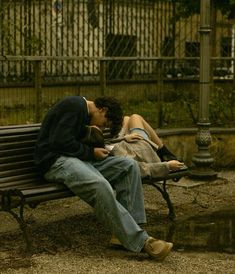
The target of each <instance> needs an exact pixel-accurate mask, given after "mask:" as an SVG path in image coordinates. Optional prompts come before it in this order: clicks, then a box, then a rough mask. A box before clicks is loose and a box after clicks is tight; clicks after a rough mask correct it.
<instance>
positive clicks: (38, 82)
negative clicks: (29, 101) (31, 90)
mask: <svg viewBox="0 0 235 274" xmlns="http://www.w3.org/2000/svg"><path fill="white" fill-rule="evenodd" d="M34 73H35V91H36V103H35V106H36V110H35V119H36V123H39V122H41V118H42V75H41V61H35V62H34Z"/></svg>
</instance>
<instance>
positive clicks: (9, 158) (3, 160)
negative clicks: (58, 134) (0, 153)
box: [0, 153, 34, 164]
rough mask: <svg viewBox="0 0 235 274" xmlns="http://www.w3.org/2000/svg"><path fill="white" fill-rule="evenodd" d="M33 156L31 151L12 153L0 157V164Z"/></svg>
mask: <svg viewBox="0 0 235 274" xmlns="http://www.w3.org/2000/svg"><path fill="white" fill-rule="evenodd" d="M33 157H34V155H33V153H28V154H25V153H24V154H13V155H10V156H6V157H0V164H5V163H11V162H15V163H17V162H21V161H22V160H25V161H27V160H32V159H33Z"/></svg>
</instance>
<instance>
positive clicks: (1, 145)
mask: <svg viewBox="0 0 235 274" xmlns="http://www.w3.org/2000/svg"><path fill="white" fill-rule="evenodd" d="M39 129H40V124H32V125H18V126H6V127H0V201H1V204H0V211H5V212H8V213H10V214H11V215H12V216H13V217H14V218H15V220H16V221H17V222H18V224H19V226H20V229H21V230H22V233H23V236H24V239H25V242H26V246H27V250H28V251H30V250H31V248H32V245H31V241H30V237H29V231H28V228H27V223H26V221H25V219H24V207H25V206H26V205H28V206H30V207H31V208H35V207H36V206H37V205H38V204H39V203H42V202H46V201H50V200H54V199H62V198H66V197H70V196H74V194H73V193H72V192H71V191H70V190H69V189H68V188H67V187H66V186H65V185H63V184H61V183H58V184H57V183H49V182H47V181H45V180H44V179H42V178H41V177H40V176H39V174H37V171H36V167H35V164H34V147H35V142H36V140H37V136H38V132H39ZM186 175H187V170H184V171H179V172H175V173H172V174H169V175H168V176H166V177H164V178H157V179H154V180H147V179H145V180H143V183H145V184H149V185H152V186H153V187H155V188H156V189H157V190H159V191H160V192H161V194H162V196H163V198H164V199H165V200H166V202H167V205H168V208H169V218H170V219H172V220H173V219H174V217H175V213H174V207H173V204H172V202H171V200H170V197H169V194H168V193H167V189H166V182H167V180H169V179H172V180H174V181H178V180H179V179H180V178H181V177H183V176H186ZM160 181H161V183H160Z"/></svg>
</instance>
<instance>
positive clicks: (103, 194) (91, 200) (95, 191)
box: [45, 156, 148, 252]
mask: <svg viewBox="0 0 235 274" xmlns="http://www.w3.org/2000/svg"><path fill="white" fill-rule="evenodd" d="M111 158H115V157H111ZM116 158H118V157H116ZM111 160H112V159H111ZM102 162H103V161H102ZM106 162H108V160H106ZM126 162H130V163H131V164H129V165H130V166H131V165H133V164H132V161H129V160H126ZM117 163H118V161H116V164H117ZM104 164H106V165H107V167H108V166H109V165H108V164H107V163H104ZM113 164H114V162H113ZM134 166H135V164H134ZM132 169H133V168H130V167H129V168H128V167H126V169H125V170H124V171H123V173H122V175H123V177H126V176H127V177H128V175H127V174H132V172H133V171H131V172H130V170H132ZM102 172H104V174H105V175H109V176H110V178H111V179H112V182H115V183H117V180H118V176H117V175H116V174H115V172H113V173H112V172H105V170H102ZM138 172H139V171H137V173H138ZM119 173H120V172H119ZM137 177H138V176H137ZM45 178H46V179H47V180H48V181H57V182H63V183H64V184H65V185H67V186H68V188H69V189H71V191H73V192H74V193H75V194H76V195H78V196H79V197H80V198H81V199H83V200H84V201H85V202H87V203H88V204H90V205H91V206H92V207H93V208H94V210H95V213H96V215H97V218H98V219H99V220H100V221H101V222H102V223H103V224H105V225H107V226H108V228H109V229H110V230H111V232H112V233H113V234H114V235H115V236H116V237H117V238H118V239H119V240H120V242H121V243H122V244H123V246H124V247H126V248H127V249H129V250H131V251H134V252H140V251H141V250H142V248H143V247H144V243H145V241H146V239H147V238H148V234H147V232H146V231H144V230H143V229H141V228H140V227H139V225H138V224H137V223H136V221H135V220H134V218H133V217H132V216H131V214H130V213H129V212H128V211H127V210H126V208H125V207H124V206H122V205H121V204H120V203H119V202H118V201H117V200H116V197H115V194H114V191H113V189H112V187H111V185H110V183H109V182H108V181H107V180H106V179H105V178H104V176H103V175H102V174H101V173H100V172H99V171H98V170H97V169H96V168H95V167H94V166H92V164H91V163H88V162H83V161H80V160H79V159H77V158H70V157H63V156H62V157H60V158H59V159H58V160H57V161H56V162H55V164H54V165H53V166H52V167H51V169H50V170H49V171H48V172H47V173H46V175H45ZM119 179H120V181H123V182H125V184H127V183H129V180H130V179H124V180H123V178H119ZM132 183H134V182H132ZM137 183H138V181H137ZM130 191H131V188H129V187H128V193H129V192H130ZM125 192H126V189H125V190H124V193H125ZM127 197H129V199H131V196H130V195H127ZM123 203H125V202H124V201H123ZM126 204H127V205H128V203H126ZM130 204H131V205H130ZM130 204H129V205H128V206H130V207H131V208H132V207H133V208H134V207H136V205H133V206H132V203H131V202H130ZM142 214H143V213H141V215H142ZM142 217H143V216H141V218H142ZM144 218H145V215H144Z"/></svg>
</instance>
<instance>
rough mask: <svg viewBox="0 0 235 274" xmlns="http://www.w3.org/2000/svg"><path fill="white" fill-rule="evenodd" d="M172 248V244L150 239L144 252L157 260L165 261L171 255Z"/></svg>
mask: <svg viewBox="0 0 235 274" xmlns="http://www.w3.org/2000/svg"><path fill="white" fill-rule="evenodd" d="M172 247H173V244H172V243H168V242H165V241H162V240H158V239H154V238H152V237H149V238H148V239H147V240H146V242H145V245H144V248H143V250H144V251H145V252H146V253H147V254H148V255H149V256H150V257H152V258H154V259H155V260H159V261H163V260H164V259H165V257H166V256H167V255H168V254H169V253H170V251H171V249H172Z"/></svg>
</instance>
